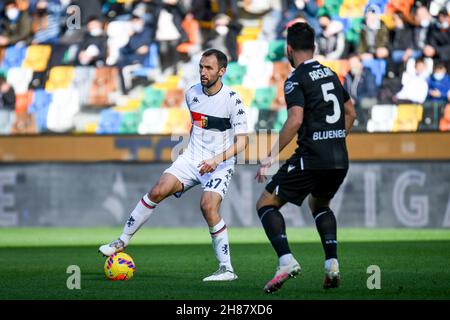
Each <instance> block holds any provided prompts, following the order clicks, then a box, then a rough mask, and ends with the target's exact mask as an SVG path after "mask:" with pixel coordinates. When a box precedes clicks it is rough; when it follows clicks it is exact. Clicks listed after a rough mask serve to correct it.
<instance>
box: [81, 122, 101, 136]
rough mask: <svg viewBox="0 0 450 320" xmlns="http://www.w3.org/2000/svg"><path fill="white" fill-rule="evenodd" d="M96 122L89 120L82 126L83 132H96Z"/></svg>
mask: <svg viewBox="0 0 450 320" xmlns="http://www.w3.org/2000/svg"><path fill="white" fill-rule="evenodd" d="M97 127H98V123H97V122H89V123H86V125H85V126H84V132H83V133H92V134H95V133H96V132H97Z"/></svg>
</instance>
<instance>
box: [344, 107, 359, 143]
mask: <svg viewBox="0 0 450 320" xmlns="http://www.w3.org/2000/svg"><path fill="white" fill-rule="evenodd" d="M344 112H345V132H346V133H347V135H348V134H349V133H350V129H351V128H352V127H353V122H355V119H356V111H355V107H354V105H353V101H352V99H351V98H350V99H348V100H347V101H346V102H344Z"/></svg>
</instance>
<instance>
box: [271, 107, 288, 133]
mask: <svg viewBox="0 0 450 320" xmlns="http://www.w3.org/2000/svg"><path fill="white" fill-rule="evenodd" d="M287 118H288V111H287V109H286V108H282V109H278V112H277V121H276V122H275V124H274V126H273V129H274V130H275V131H280V130H281V128H283V125H284V123H285V122H286V120H287Z"/></svg>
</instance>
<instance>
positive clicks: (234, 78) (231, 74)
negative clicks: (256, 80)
mask: <svg viewBox="0 0 450 320" xmlns="http://www.w3.org/2000/svg"><path fill="white" fill-rule="evenodd" d="M246 72H247V67H246V66H243V65H240V64H239V63H237V62H230V63H229V64H228V66H227V72H226V73H225V76H224V77H223V83H224V84H225V85H227V86H240V85H242V83H243V82H244V76H245V73H246Z"/></svg>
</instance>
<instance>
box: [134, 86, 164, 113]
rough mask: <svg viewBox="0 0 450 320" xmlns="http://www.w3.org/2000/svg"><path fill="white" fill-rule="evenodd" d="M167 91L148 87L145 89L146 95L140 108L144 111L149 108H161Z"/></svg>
mask: <svg viewBox="0 0 450 320" xmlns="http://www.w3.org/2000/svg"><path fill="white" fill-rule="evenodd" d="M165 95H166V91H164V90H159V89H155V88H152V87H147V88H145V89H144V97H143V98H142V101H141V105H140V109H141V110H142V111H144V110H145V109H147V108H160V107H161V105H162V103H163V101H164V98H165Z"/></svg>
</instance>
